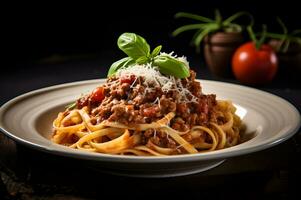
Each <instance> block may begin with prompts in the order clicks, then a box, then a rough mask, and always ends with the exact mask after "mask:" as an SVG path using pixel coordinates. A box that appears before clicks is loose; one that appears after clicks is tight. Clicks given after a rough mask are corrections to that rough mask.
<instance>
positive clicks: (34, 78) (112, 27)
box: [0, 0, 301, 104]
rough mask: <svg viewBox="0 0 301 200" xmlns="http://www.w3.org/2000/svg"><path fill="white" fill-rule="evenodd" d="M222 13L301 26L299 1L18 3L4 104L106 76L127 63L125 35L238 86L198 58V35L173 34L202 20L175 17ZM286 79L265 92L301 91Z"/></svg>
mask: <svg viewBox="0 0 301 200" xmlns="http://www.w3.org/2000/svg"><path fill="white" fill-rule="evenodd" d="M215 8H219V9H220V11H221V13H222V15H223V16H224V18H226V17H228V16H230V15H232V14H233V13H235V12H238V11H249V12H250V13H252V14H253V16H254V18H255V22H256V26H255V27H254V28H255V30H258V31H259V30H261V29H260V28H261V25H262V24H267V26H268V30H270V31H276V32H281V31H282V30H281V28H280V26H279V25H278V23H277V21H276V17H277V16H279V17H281V19H282V20H283V21H284V22H285V23H286V25H287V27H288V29H289V30H294V29H297V28H300V21H301V19H300V15H299V12H300V11H299V5H298V3H297V1H293V0H286V1H273V2H265V1H260V0H254V1H250V0H247V1H233V0H230V1H221V0H209V1H204V0H199V1H188V0H186V1H163V0H162V1H158V0H154V1H116V0H111V1H100V2H98V3H95V4H93V3H90V2H85V3H84V2H83V1H81V2H72V3H66V2H65V3H62V2H61V1H49V2H47V1H46V2H43V3H38V2H35V3H31V4H30V3H28V2H26V3H24V2H23V3H20V2H18V3H17V2H15V3H13V5H12V6H11V7H9V8H8V9H7V10H5V21H4V22H5V23H4V24H5V25H7V26H5V27H4V29H3V30H4V31H3V32H4V33H7V37H3V38H2V39H3V41H4V43H5V44H8V45H7V48H5V54H3V55H5V56H4V60H8V62H6V63H5V64H3V67H1V70H2V71H1V73H0V74H1V75H0V76H1V79H0V80H1V84H0V89H1V91H2V94H3V95H2V98H1V101H0V104H3V103H4V102H5V101H7V100H9V99H11V98H13V97H15V96H17V95H19V94H21V93H24V92H28V91H30V90H32V89H37V88H41V87H45V86H49V85H54V84H58V83H64V82H71V81H77V80H84V79H94V78H102V77H105V76H106V72H107V69H108V67H109V66H110V65H111V64H112V63H113V62H114V61H116V60H117V59H120V58H122V57H124V54H123V52H121V51H120V50H119V49H118V48H117V45H116V41H117V38H118V36H119V35H120V34H122V33H123V32H135V33H138V34H140V35H142V36H143V37H145V38H146V40H147V41H148V42H149V43H150V45H151V47H152V48H154V47H155V46H157V45H159V44H162V45H163V51H165V52H170V51H175V52H176V53H177V54H178V55H186V56H187V57H188V60H189V61H190V63H191V68H192V69H194V70H196V71H197V72H198V78H202V79H216V80H221V81H230V82H231V81H233V79H230V80H224V79H219V78H216V77H213V76H212V75H211V74H210V73H209V72H208V70H207V67H206V66H205V64H204V59H203V54H202V52H201V53H200V54H196V53H195V49H194V48H193V47H192V46H190V45H189V43H190V39H191V37H192V35H193V32H187V33H184V34H182V35H179V36H178V37H176V38H173V37H172V36H171V32H172V31H173V30H175V29H176V28H177V27H179V26H181V25H184V24H187V23H193V22H194V21H192V20H188V19H174V15H175V13H177V12H179V11H185V12H192V13H196V14H200V15H204V16H207V17H213V15H214V9H215ZM240 22H241V23H244V24H248V19H246V18H242V19H241V21H240ZM4 47H5V46H4ZM3 49H4V48H3ZM202 70H203V71H202ZM278 79H280V78H276V80H274V85H273V86H272V84H270V85H266V86H264V87H265V88H271V87H274V86H277V87H278V88H287V87H289V88H292V89H295V88H297V89H298V88H299V86H298V85H301V84H298V83H297V81H296V80H295V79H293V80H292V79H291V78H290V77H282V78H281V81H277V80H278ZM12 82H14V86H12V85H11V83H12ZM24 83H26V84H24ZM12 87H17V88H18V91H16V90H12ZM299 100H300V99H299Z"/></svg>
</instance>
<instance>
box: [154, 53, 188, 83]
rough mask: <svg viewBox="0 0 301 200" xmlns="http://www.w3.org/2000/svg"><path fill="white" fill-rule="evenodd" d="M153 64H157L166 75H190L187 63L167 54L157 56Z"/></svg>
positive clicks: (178, 76)
mask: <svg viewBox="0 0 301 200" xmlns="http://www.w3.org/2000/svg"><path fill="white" fill-rule="evenodd" d="M153 65H154V66H157V67H158V68H159V71H160V72H161V73H162V74H165V75H172V76H175V77H177V78H186V77H188V76H189V75H190V73H189V68H188V66H186V64H185V63H183V62H181V61H179V60H177V59H175V58H173V57H170V56H167V55H159V56H157V57H155V58H154V64H153Z"/></svg>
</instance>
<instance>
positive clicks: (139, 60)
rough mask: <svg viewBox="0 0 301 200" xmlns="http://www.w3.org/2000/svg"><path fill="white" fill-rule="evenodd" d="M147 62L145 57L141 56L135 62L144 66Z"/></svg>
mask: <svg viewBox="0 0 301 200" xmlns="http://www.w3.org/2000/svg"><path fill="white" fill-rule="evenodd" d="M148 61H149V58H148V57H146V56H141V57H139V58H138V59H137V60H136V63H138V64H139V65H141V64H145V63H147V62H148Z"/></svg>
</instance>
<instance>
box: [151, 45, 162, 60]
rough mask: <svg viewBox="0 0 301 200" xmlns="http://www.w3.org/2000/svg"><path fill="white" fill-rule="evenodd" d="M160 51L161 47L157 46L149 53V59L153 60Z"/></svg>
mask: <svg viewBox="0 0 301 200" xmlns="http://www.w3.org/2000/svg"><path fill="white" fill-rule="evenodd" d="M161 49H162V45H159V46H157V47H156V48H155V49H154V50H153V52H152V53H151V57H153V58H154V57H156V56H157V55H158V54H159V53H160V51H161Z"/></svg>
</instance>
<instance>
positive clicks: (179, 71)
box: [108, 33, 189, 78]
mask: <svg viewBox="0 0 301 200" xmlns="http://www.w3.org/2000/svg"><path fill="white" fill-rule="evenodd" d="M117 45H118V47H119V49H120V50H122V51H123V52H124V53H125V54H127V55H128V57H125V58H122V59H120V60H118V61H116V62H114V63H113V64H112V65H111V67H110V69H109V72H108V77H110V76H112V75H114V74H115V73H116V72H117V71H118V70H119V69H120V68H124V67H130V66H132V65H134V64H140V65H142V64H147V63H149V64H151V65H152V66H156V67H158V69H159V71H160V72H161V73H162V74H165V75H172V76H175V77H177V78H186V77H188V76H189V67H188V66H187V65H186V63H184V62H182V61H180V60H178V59H176V58H174V57H172V56H169V55H164V54H160V55H159V53H160V51H161V49H162V46H161V45H159V46H157V47H156V48H155V49H154V50H153V51H152V52H151V51H150V46H149V44H148V43H147V42H146V40H145V39H144V38H143V37H141V36H139V35H137V34H135V33H123V34H122V35H120V36H119V38H118V41H117Z"/></svg>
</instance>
